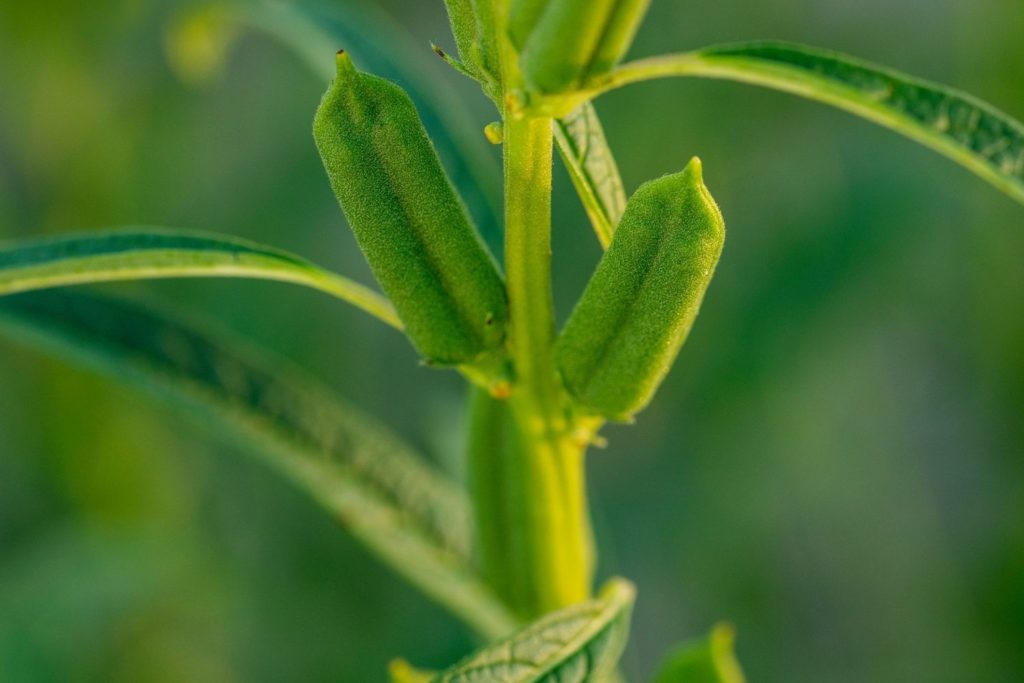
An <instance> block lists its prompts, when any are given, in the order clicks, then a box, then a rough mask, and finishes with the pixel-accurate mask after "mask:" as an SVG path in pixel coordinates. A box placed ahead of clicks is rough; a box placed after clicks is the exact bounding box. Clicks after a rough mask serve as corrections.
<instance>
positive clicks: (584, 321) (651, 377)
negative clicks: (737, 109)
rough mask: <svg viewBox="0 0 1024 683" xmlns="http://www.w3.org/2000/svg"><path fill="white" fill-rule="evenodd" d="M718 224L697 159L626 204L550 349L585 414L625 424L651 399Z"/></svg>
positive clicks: (720, 228) (710, 260)
mask: <svg viewBox="0 0 1024 683" xmlns="http://www.w3.org/2000/svg"><path fill="white" fill-rule="evenodd" d="M724 240H725V223H724V221H723V220H722V214H721V212H720V211H719V210H718V206H717V205H716V204H715V201H714V199H712V197H711V195H710V193H709V192H708V190H707V188H706V187H705V186H704V182H703V180H702V177H701V164H700V160H699V159H696V158H694V159H693V160H692V161H691V162H690V163H689V165H687V167H686V169H685V170H683V171H682V172H680V173H676V174H672V175H667V176H664V177H662V178H658V179H657V180H652V181H650V182H648V183H645V184H644V185H642V186H641V187H640V188H639V189H638V190H637V191H636V193H635V194H634V195H633V196H632V197H631V198H630V200H629V202H628V203H627V205H626V211H625V213H624V214H623V216H622V220H621V221H620V223H619V227H618V228H617V229H616V231H615V236H614V238H613V239H612V242H611V245H610V246H609V248H608V251H607V252H606V253H605V255H604V257H603V258H602V259H601V262H600V263H599V264H598V267H597V270H596V272H595V273H594V275H593V277H592V278H591V280H590V282H589V284H588V285H587V288H586V290H585V291H584V292H583V296H582V297H581V298H580V301H579V303H578V304H577V305H576V308H575V310H574V311H573V313H572V316H571V317H570V318H569V321H568V322H567V323H566V325H565V328H564V329H563V330H562V333H561V335H560V336H559V338H558V341H557V343H556V347H555V353H556V361H557V363H558V366H559V369H560V371H561V373H562V377H563V379H564V381H565V384H566V386H567V388H568V389H569V391H570V393H572V394H573V396H575V398H576V400H577V401H578V402H579V403H580V404H581V405H583V406H584V407H585V408H587V409H589V410H592V411H594V412H596V413H599V414H601V415H603V416H604V417H607V418H609V419H613V420H629V419H630V418H631V417H632V416H633V415H634V414H635V413H636V412H638V411H639V410H641V409H642V408H643V407H644V406H646V405H647V403H649V402H650V400H651V398H652V397H653V395H654V392H655V391H656V390H657V388H658V385H659V384H660V383H661V380H662V379H663V378H664V376H665V374H666V373H667V372H668V370H669V368H671V366H672V363H673V361H675V358H676V355H677V354H678V353H679V348H680V347H681V346H682V344H683V341H684V340H685V339H686V336H687V334H688V332H689V330H690V327H691V325H692V324H693V321H694V319H695V318H696V316H697V311H698V310H699V309H700V304H701V301H702V299H703V298H704V292H705V291H706V290H707V287H708V283H709V282H710V281H711V276H712V274H713V273H714V270H715V265H716V264H717V263H718V258H719V256H720V255H721V253H722V245H723V243H724Z"/></svg>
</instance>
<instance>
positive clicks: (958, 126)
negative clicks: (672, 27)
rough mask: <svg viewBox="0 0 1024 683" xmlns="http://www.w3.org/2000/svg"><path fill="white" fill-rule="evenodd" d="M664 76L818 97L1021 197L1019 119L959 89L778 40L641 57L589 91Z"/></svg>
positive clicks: (1023, 129) (1023, 161)
mask: <svg viewBox="0 0 1024 683" xmlns="http://www.w3.org/2000/svg"><path fill="white" fill-rule="evenodd" d="M667 76H696V77H703V78H722V79H728V80H734V81H742V82H745V83H752V84H754V85H761V86H765V87H768V88H774V89H776V90H783V91H786V92H790V93H793V94H795V95H800V96H802V97H807V98H809V99H812V100H818V101H820V102H824V103H826V104H830V105H832V106H835V107H838V108H840V109H844V110H846V111H849V112H851V113H853V114H856V115H858V116H861V117H863V118H865V119H868V120H870V121H874V122H875V123H878V124H880V125H882V126H885V127H887V128H890V129H892V130H894V131H896V132H898V133H902V134H903V135H906V136H907V137H909V138H911V139H913V140H916V141H917V142H920V143H921V144H923V145H925V146H927V147H931V148H932V149H935V150H937V151H938V152H940V153H942V154H944V155H946V156H947V157H949V158H951V159H953V160H954V161H956V162H957V163H959V164H961V165H963V166H965V167H966V168H968V169H970V170H971V171H973V172H974V173H976V174H978V175H979V176H981V177H982V178H984V179H985V180H987V181H988V182H990V183H992V184H993V185H995V186H996V187H998V188H999V189H1000V190H1002V191H1003V192H1005V193H1006V194H1008V195H1010V196H1011V197H1014V198H1015V199H1017V200H1018V201H1021V202H1024V123H1021V122H1020V121H1019V120H1017V119H1015V118H1013V117H1012V116H1010V115H1009V114H1006V113H1004V112H1002V111H1000V110H998V109H996V108H995V107H993V106H992V105H990V104H987V103H985V102H982V101H981V100H979V99H977V98H976V97H973V96H972V95H968V94H966V93H963V92H961V91H959V90H955V89H952V88H947V87H945V86H941V85H937V84H935V83H931V82H928V81H925V80H922V79H918V78H914V77H912V76H907V75H905V74H902V73H899V72H898V71H894V70H892V69H889V68H886V67H883V66H879V65H876V64H872V63H870V62H866V61H863V60H860V59H857V58H854V57H849V56H847V55H843V54H840V53H837V52H830V51H827V50H820V49H817V48H812V47H806V46H803V45H793V44H788V43H776V42H756V43H741V44H736V45H724V46H718V47H709V48H706V49H704V50H699V51H697V52H690V53H683V54H676V55H666V56H663V57H653V58H650V59H643V60H639V61H636V62H632V63H630V64H625V65H623V66H622V67H621V68H620V69H618V70H616V71H615V72H613V73H611V74H609V75H608V76H607V77H606V78H604V79H598V80H597V81H595V82H594V83H593V87H594V90H593V91H592V94H593V93H596V92H600V91H604V90H608V89H610V88H613V87H616V86H619V85H622V84H624V83H630V82H636V81H642V80H648V79H651V78H659V77H667Z"/></svg>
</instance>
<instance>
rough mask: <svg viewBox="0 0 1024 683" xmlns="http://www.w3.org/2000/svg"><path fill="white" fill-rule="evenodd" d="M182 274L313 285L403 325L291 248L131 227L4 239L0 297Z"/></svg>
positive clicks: (370, 294)
mask: <svg viewBox="0 0 1024 683" xmlns="http://www.w3.org/2000/svg"><path fill="white" fill-rule="evenodd" d="M177 277H242V278H255V279H261V280H277V281H281V282H291V283H294V284H298V285H303V286H306V287H312V288H313V289H318V290H320V291H322V292H325V293H327V294H330V295H331V296H334V297H337V298H339V299H341V300H343V301H347V302H348V303H350V304H353V305H354V306H357V307H359V308H361V309H363V310H364V311H366V312H367V313H370V314H371V315H373V316H376V317H377V318H379V319H381V320H383V321H384V322H386V323H387V324H389V325H391V326H393V327H396V328H398V329H401V327H402V323H401V322H400V321H399V320H398V316H397V315H396V314H395V310H394V308H393V307H392V306H391V303H390V302H389V301H388V300H387V299H385V298H384V297H383V296H381V295H380V294H378V293H376V292H374V291H373V290H371V289H369V288H367V287H364V286H363V285H360V284H358V283H356V282H353V281H351V280H349V279H347V278H344V277H342V276H340V275H336V274H334V273H332V272H330V271H327V270H324V269H323V268H320V267H319V266H316V265H314V264H312V263H310V262H309V261H306V260H305V259H303V258H301V257H299V256H295V255H293V254H289V253H288V252H285V251H281V250H280V249H274V248H272V247H265V246H262V245H259V244H255V243H253V242H249V241H247V240H242V239H238V238H235V237H228V236H225V235H216V234H213V233H204V232H196V231H186V230H166V229H162V228H125V229H123V230H117V231H109V232H88V233H75V234H70V235H62V236H60V237H51V238H47V239H41V240H23V241H18V242H7V243H0V295H4V294H11V293H14V292H26V291H30V290H34V289H47V288H50V287H62V286H67V285H80V284H87V283H93V282H112V281H117V280H139V279H156V278H177Z"/></svg>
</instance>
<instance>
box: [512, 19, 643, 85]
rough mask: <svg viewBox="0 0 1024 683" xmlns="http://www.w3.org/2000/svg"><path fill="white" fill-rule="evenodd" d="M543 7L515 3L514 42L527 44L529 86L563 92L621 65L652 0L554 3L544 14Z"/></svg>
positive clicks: (524, 62)
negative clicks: (516, 20)
mask: <svg viewBox="0 0 1024 683" xmlns="http://www.w3.org/2000/svg"><path fill="white" fill-rule="evenodd" d="M539 4H541V3H537V2H535V1H534V0H519V1H518V3H516V4H513V6H512V17H513V19H516V18H517V16H518V17H519V21H518V23H514V24H513V29H515V30H514V32H513V38H516V37H519V38H521V39H522V40H524V41H525V44H524V46H523V52H522V56H521V60H520V61H521V66H522V69H523V74H524V75H525V76H526V80H527V82H528V83H529V84H530V86H531V87H533V88H536V89H537V90H540V91H541V92H545V93H559V92H564V91H566V90H570V89H572V88H574V87H577V86H580V85H582V84H583V83H584V82H585V81H586V80H587V79H588V78H593V77H595V76H600V75H601V74H604V73H606V72H608V71H610V70H611V69H612V68H613V67H614V66H615V65H616V64H618V63H619V60H621V59H622V58H623V56H625V54H626V51H627V50H629V46H630V45H631V44H632V42H633V37H634V36H635V35H636V31H637V29H638V28H639V27H640V22H641V21H643V18H644V16H645V15H646V13H647V8H648V6H649V5H650V0H551V1H550V2H548V3H547V4H546V6H544V8H543V10H542V11H541V10H538V9H537V5H539ZM520 5H521V6H522V9H521V10H520V13H519V14H518V15H517V14H516V7H517V6H520ZM527 34H528V37H525V38H524V37H523V36H525V35H527Z"/></svg>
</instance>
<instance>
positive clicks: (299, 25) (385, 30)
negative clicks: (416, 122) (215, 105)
mask: <svg viewBox="0 0 1024 683" xmlns="http://www.w3.org/2000/svg"><path fill="white" fill-rule="evenodd" d="M473 4H474V5H475V4H476V3H475V2H474V3H473ZM482 4H487V3H482ZM222 6H223V8H224V10H225V12H227V13H230V15H231V16H233V17H234V18H235V20H236V21H239V22H242V23H243V24H245V25H248V26H252V27H254V28H256V29H259V30H260V31H263V32H265V33H266V34H267V35H269V36H271V37H273V38H274V39H276V40H278V41H280V42H281V43H282V44H283V45H284V46H286V47H287V48H289V49H291V50H292V51H293V52H295V53H296V54H297V55H298V56H300V57H301V58H302V59H303V61H305V62H306V64H308V65H309V66H310V67H311V68H312V69H313V71H314V72H315V73H316V74H317V76H318V77H319V78H321V79H322V80H323V82H324V83H327V82H328V81H330V80H331V79H332V78H333V77H334V74H335V61H334V55H335V53H336V52H337V51H338V50H339V49H345V50H347V51H348V52H349V53H351V54H353V55H355V57H356V59H357V60H358V62H359V64H360V65H362V66H363V67H364V68H365V69H366V70H367V71H369V72H372V73H374V74H376V75H378V76H382V77H384V78H387V79H388V80H391V81H394V82H396V83H398V84H399V85H400V86H402V88H403V89H405V91H406V92H408V93H409V96H410V97H411V98H412V100H413V102H415V103H416V107H417V109H418V111H419V113H420V117H421V118H422V119H423V125H424V127H425V128H426V129H427V132H428V133H429V135H430V139H431V141H432V142H433V144H434V145H435V146H436V147H437V151H438V153H439V154H440V156H441V159H442V161H444V163H445V167H446V168H447V170H448V172H449V174H450V175H451V178H452V182H453V183H454V184H455V186H456V187H457V188H458V189H459V191H460V192H461V194H462V196H463V197H464V199H465V200H466V204H467V206H468V207H469V210H470V212H471V213H472V214H473V216H474V217H475V218H476V220H477V223H478V225H479V227H480V232H481V234H483V236H484V239H485V240H486V241H487V243H488V244H489V245H491V246H492V247H494V248H497V247H500V245H501V239H500V225H501V219H500V216H501V170H500V167H499V166H498V163H497V159H496V158H495V156H494V154H493V152H492V151H491V150H489V149H488V145H487V143H486V141H485V140H484V138H483V136H482V135H481V134H480V125H479V124H478V123H477V122H476V121H475V120H474V117H473V116H472V115H471V113H470V112H469V110H468V109H467V107H466V106H465V105H464V104H463V99H462V98H461V97H460V96H459V94H458V92H457V91H456V90H454V89H453V88H452V87H451V85H450V84H449V83H447V82H446V81H445V80H443V79H438V78H437V76H436V74H435V73H433V72H432V71H431V69H430V68H429V67H428V66H426V65H425V64H424V60H426V59H436V57H434V56H433V54H432V53H431V52H430V46H429V45H426V44H424V45H422V46H418V45H417V44H416V43H415V42H414V41H413V39H412V38H410V37H409V36H408V35H407V34H406V33H405V31H404V30H403V29H402V28H401V27H400V26H397V25H395V23H394V22H393V21H391V20H390V19H389V18H388V16H387V15H386V14H385V13H384V12H382V11H379V10H378V11H375V9H374V8H373V7H371V6H369V5H366V4H365V3H364V4H363V5H361V6H359V7H356V6H354V4H353V3H345V4H344V6H334V7H330V6H325V5H323V4H322V3H319V4H317V3H312V2H308V1H306V2H303V1H298V2H281V1H280V0H252V1H251V2H224V3H223V4H222ZM477 15H478V20H479V21H483V18H482V17H480V16H479V15H480V11H479V10H478V11H477ZM481 30H482V29H481ZM488 68H489V67H488Z"/></svg>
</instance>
